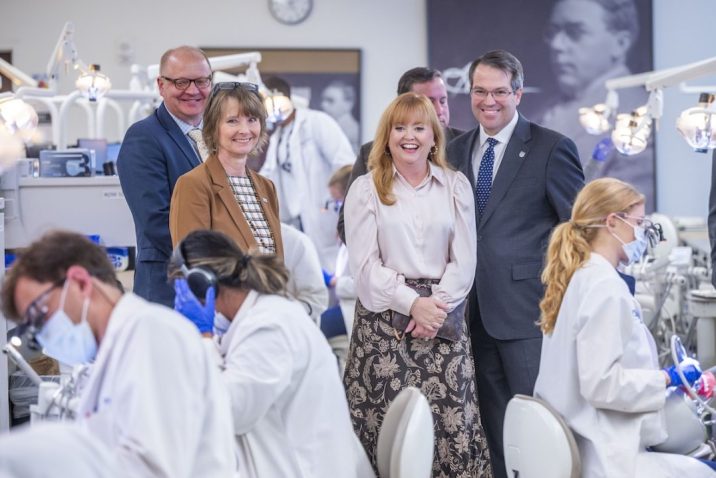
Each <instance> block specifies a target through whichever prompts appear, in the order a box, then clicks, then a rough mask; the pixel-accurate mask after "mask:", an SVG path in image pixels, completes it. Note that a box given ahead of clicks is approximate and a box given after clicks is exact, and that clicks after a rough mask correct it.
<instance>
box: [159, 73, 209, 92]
mask: <svg viewBox="0 0 716 478" xmlns="http://www.w3.org/2000/svg"><path fill="white" fill-rule="evenodd" d="M161 78H162V79H163V80H166V81H170V82H172V83H173V84H174V88H176V89H177V90H182V91H183V90H186V89H187V88H189V85H191V84H192V83H194V85H195V86H196V87H197V88H199V89H200V90H203V89H205V88H208V87H210V86H211V77H210V76H206V77H203V78H193V79H189V78H169V77H168V76H162V77H161Z"/></svg>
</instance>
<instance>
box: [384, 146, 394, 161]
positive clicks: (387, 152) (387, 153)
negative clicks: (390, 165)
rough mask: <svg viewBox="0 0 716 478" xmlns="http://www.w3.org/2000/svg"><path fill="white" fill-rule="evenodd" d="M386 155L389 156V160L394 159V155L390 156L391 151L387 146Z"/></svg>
mask: <svg viewBox="0 0 716 478" xmlns="http://www.w3.org/2000/svg"><path fill="white" fill-rule="evenodd" d="M385 155H386V156H388V157H389V158H392V157H393V155H392V154H390V149H388V147H387V146H386V148H385Z"/></svg>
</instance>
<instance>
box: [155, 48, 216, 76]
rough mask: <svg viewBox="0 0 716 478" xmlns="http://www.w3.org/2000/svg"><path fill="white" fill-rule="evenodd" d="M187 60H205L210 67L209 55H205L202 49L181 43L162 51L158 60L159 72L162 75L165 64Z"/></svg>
mask: <svg viewBox="0 0 716 478" xmlns="http://www.w3.org/2000/svg"><path fill="white" fill-rule="evenodd" d="M187 61H191V62H195V61H205V62H206V66H207V67H208V68H209V69H211V66H210V64H209V57H207V56H206V53H204V50H202V49H201V48H196V47H193V46H188V45H182V46H180V47H177V48H172V49H169V50H167V51H165V52H164V54H163V55H162V59H161V60H159V74H160V75H164V70H165V69H166V68H167V65H168V64H169V63H170V62H171V63H184V62H187Z"/></svg>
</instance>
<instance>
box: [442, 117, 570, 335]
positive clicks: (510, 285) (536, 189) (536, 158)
mask: <svg viewBox="0 0 716 478" xmlns="http://www.w3.org/2000/svg"><path fill="white" fill-rule="evenodd" d="M478 137H479V127H478V128H475V129H473V130H472V131H468V132H467V133H465V134H463V135H461V136H459V137H458V138H456V139H455V140H453V141H452V142H451V143H450V144H449V145H448V150H447V153H448V161H450V163H451V164H452V165H453V166H454V167H455V168H456V169H458V170H459V171H460V172H462V173H463V174H464V175H465V176H467V178H468V179H469V180H470V183H471V184H472V186H473V192H474V191H475V174H474V172H473V168H472V156H473V147H474V146H475V144H476V143H477V141H478ZM583 185H584V174H583V173H582V166H581V163H580V161H579V155H578V153H577V147H576V146H575V144H574V142H573V141H572V140H570V139H569V138H567V137H566V136H563V135H561V134H559V133H557V132H555V131H552V130H549V129H547V128H543V127H541V126H539V125H537V124H535V123H531V122H529V121H527V120H526V119H525V118H523V117H522V116H520V117H519V119H518V121H517V126H516V127H515V131H514V133H513V134H512V137H511V138H510V141H509V143H507V149H506V150H505V154H504V156H503V158H502V162H501V163H500V167H499V169H498V170H497V174H496V176H495V180H494V181H493V185H492V193H491V194H490V199H489V200H488V202H487V206H486V207H485V210H484V211H483V214H482V216H480V215H479V213H478V212H477V208H475V209H476V215H477V218H476V223H477V270H476V275H475V285H474V286H473V291H472V292H471V294H470V320H471V321H472V320H480V319H479V318H478V316H477V315H476V313H475V311H476V310H479V317H481V320H482V323H483V325H484V327H485V330H486V331H487V332H488V333H489V334H490V335H491V336H492V337H494V338H496V339H500V340H513V339H525V338H531V337H540V336H541V332H540V330H539V328H538V327H537V326H536V324H535V323H536V322H537V320H538V319H539V301H540V300H541V298H542V296H543V294H544V289H543V286H542V283H541V282H540V274H541V272H542V267H543V262H544V254H545V252H546V250H547V244H548V241H549V236H550V234H551V232H552V228H553V227H554V226H556V225H557V224H558V223H560V222H562V221H565V220H568V219H569V218H570V216H571V210H572V203H573V202H574V198H575V196H576V195H577V192H579V190H580V189H581V188H582V186H583ZM478 307H479V309H478Z"/></svg>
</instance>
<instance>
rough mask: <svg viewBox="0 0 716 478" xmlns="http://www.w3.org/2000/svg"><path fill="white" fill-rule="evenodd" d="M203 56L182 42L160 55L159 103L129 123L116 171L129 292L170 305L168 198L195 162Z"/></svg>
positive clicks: (205, 76) (205, 70)
mask: <svg viewBox="0 0 716 478" xmlns="http://www.w3.org/2000/svg"><path fill="white" fill-rule="evenodd" d="M211 77H212V74H211V66H210V65H209V59H208V58H207V57H206V55H205V54H204V52H203V51H201V50H199V49H198V48H194V47H188V46H182V47H179V48H174V49H172V50H169V51H167V52H166V53H164V55H162V59H161V62H160V66H159V77H158V78H157V85H158V87H159V93H160V94H161V96H162V98H163V100H164V101H163V103H162V105H161V106H160V107H159V108H158V109H157V110H156V111H155V112H154V114H152V115H151V116H149V117H147V118H145V119H143V120H141V121H138V122H137V123H135V124H133V125H132V126H131V127H130V128H129V130H127V134H126V135H125V136H124V141H123V142H122V148H121V149H120V151H119V157H118V158H117V169H118V173H119V180H120V184H121V185H122V191H123V192H124V197H125V198H126V199H127V204H128V205H129V209H130V211H132V217H133V218H134V226H135V229H136V233H137V261H136V270H135V272H134V292H135V293H136V294H137V295H139V296H141V297H143V298H145V299H147V300H150V301H153V302H157V303H160V304H164V305H166V306H169V307H173V306H174V289H173V288H172V287H171V286H170V285H169V284H168V283H167V262H168V260H169V257H170V255H171V252H172V242H171V238H170V236H169V202H170V200H171V197H172V191H173V190H174V184H175V183H176V181H177V179H178V178H179V176H181V175H182V174H184V173H186V172H187V171H189V170H191V169H192V168H194V167H195V166H197V165H199V164H200V162H201V158H200V155H199V149H198V145H197V144H196V142H195V141H196V140H194V139H192V137H191V135H195V134H196V133H197V131H193V130H196V129H198V130H201V127H202V124H201V123H202V114H203V113H204V105H205V104H206V99H207V97H208V96H209V93H210V91H211Z"/></svg>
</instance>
